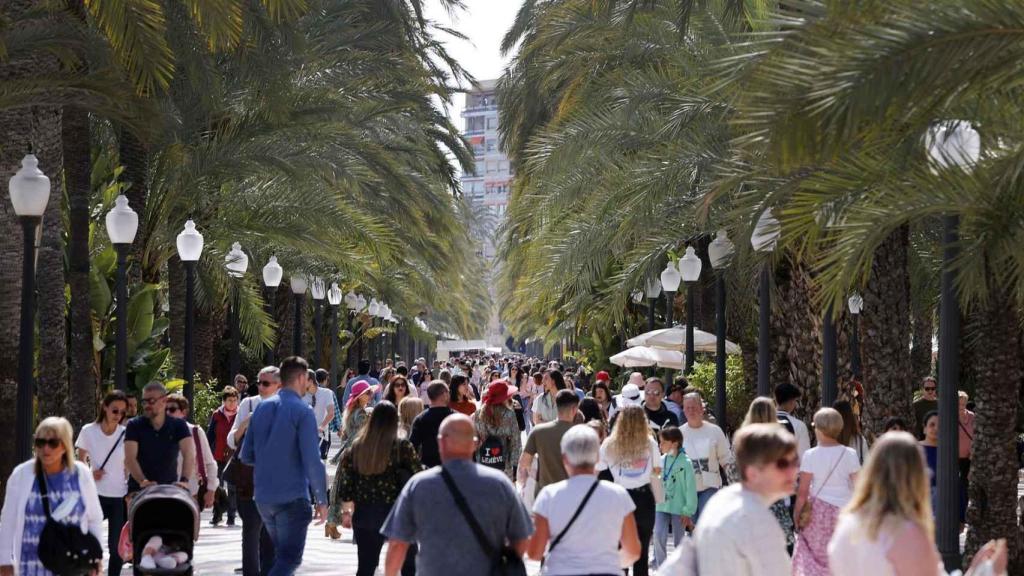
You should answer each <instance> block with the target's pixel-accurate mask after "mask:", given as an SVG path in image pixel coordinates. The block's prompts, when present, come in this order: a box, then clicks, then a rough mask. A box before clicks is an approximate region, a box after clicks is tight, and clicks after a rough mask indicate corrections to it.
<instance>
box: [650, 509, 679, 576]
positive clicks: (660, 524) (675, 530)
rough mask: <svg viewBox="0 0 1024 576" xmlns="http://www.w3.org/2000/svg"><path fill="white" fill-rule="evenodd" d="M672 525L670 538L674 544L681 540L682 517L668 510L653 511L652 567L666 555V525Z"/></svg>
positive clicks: (662, 560) (656, 565)
mask: <svg viewBox="0 0 1024 576" xmlns="http://www.w3.org/2000/svg"><path fill="white" fill-rule="evenodd" d="M670 524H671V525H672V540H673V541H674V542H675V544H676V546H679V543H680V542H682V541H683V517H682V516H676V515H675V514H669V513H668V512H655V513H654V567H655V568H657V567H658V566H661V564H662V562H664V561H665V558H666V557H667V556H668V527H669V525H670Z"/></svg>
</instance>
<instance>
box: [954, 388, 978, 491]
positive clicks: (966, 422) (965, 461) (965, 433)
mask: <svg viewBox="0 0 1024 576" xmlns="http://www.w3.org/2000/svg"><path fill="white" fill-rule="evenodd" d="M969 400H970V396H968V394H967V392H964V391H963V390H961V391H960V392H958V401H959V404H958V409H959V411H958V413H957V429H958V432H959V442H958V444H957V446H958V448H957V449H958V451H959V452H958V456H959V465H960V498H961V500H963V501H964V502H966V501H967V489H968V488H969V487H970V480H971V454H972V452H973V449H974V412H972V411H970V410H968V409H967V403H968V401H969Z"/></svg>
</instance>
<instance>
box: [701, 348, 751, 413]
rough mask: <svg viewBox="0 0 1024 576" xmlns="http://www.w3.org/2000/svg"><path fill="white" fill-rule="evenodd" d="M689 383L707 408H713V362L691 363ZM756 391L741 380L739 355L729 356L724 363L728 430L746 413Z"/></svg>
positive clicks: (741, 369) (741, 366)
mask: <svg viewBox="0 0 1024 576" xmlns="http://www.w3.org/2000/svg"><path fill="white" fill-rule="evenodd" d="M688 379H689V381H690V384H691V385H693V386H694V387H695V388H697V389H698V390H700V392H701V394H703V395H704V400H705V401H706V402H707V405H708V409H709V410H710V411H711V412H712V413H713V412H714V410H715V362H714V361H713V360H712V361H711V362H698V363H696V364H694V365H693V372H692V373H691V374H690V376H689V377H688ZM756 396H757V394H756V391H754V390H751V389H749V388H747V386H746V383H745V382H744V380H743V363H742V361H741V360H740V357H739V356H729V358H728V360H726V363H725V397H726V419H727V420H728V426H726V427H725V428H726V429H728V430H736V428H738V427H739V425H740V424H741V423H742V422H743V417H744V416H746V414H747V408H749V407H750V402H751V401H753V400H754V397H756Z"/></svg>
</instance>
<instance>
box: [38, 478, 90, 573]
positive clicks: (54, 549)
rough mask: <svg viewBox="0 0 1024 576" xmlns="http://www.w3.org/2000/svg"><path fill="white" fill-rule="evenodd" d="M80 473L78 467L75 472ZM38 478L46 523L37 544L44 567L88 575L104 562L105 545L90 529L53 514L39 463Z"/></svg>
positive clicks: (59, 571) (55, 570)
mask: <svg viewBox="0 0 1024 576" xmlns="http://www.w3.org/2000/svg"><path fill="white" fill-rule="evenodd" d="M75 473H76V474H77V470H76V472H75ZM36 481H37V482H38V484H39V497H40V499H41V500H42V502H43V512H45V513H46V524H44V525H43V532H42V533H41V534H40V535H39V545H38V547H37V550H38V554H39V562H40V563H42V565H43V567H44V568H46V569H47V570H49V571H50V572H53V573H54V574H58V575H59V576H86V575H88V574H90V573H92V572H93V571H94V570H96V569H97V568H99V567H100V565H101V563H102V561H103V547H102V546H100V541H99V540H98V539H97V538H96V537H95V536H93V535H92V534H90V533H88V532H82V530H81V528H80V527H79V526H76V525H71V524H61V523H60V522H57V521H56V520H54V519H53V517H52V516H51V515H50V496H49V494H47V490H46V475H45V474H43V467H42V465H41V464H39V463H38V462H37V463H36Z"/></svg>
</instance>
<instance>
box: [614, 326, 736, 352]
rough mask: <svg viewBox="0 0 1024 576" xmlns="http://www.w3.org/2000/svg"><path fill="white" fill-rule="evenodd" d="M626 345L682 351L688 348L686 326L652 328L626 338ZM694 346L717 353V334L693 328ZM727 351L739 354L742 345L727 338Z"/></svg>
mask: <svg viewBox="0 0 1024 576" xmlns="http://www.w3.org/2000/svg"><path fill="white" fill-rule="evenodd" d="M626 345H627V346H630V347H633V346H649V347H651V348H661V349H664V350H678V351H680V352H682V351H684V350H686V326H676V327H675V328H661V329H659V330H651V331H650V332H644V333H643V334H641V335H639V336H635V337H633V338H630V339H629V340H626ZM693 346H694V350H695V351H696V352H703V353H707V354H714V353H715V335H714V334H712V333H710V332H705V331H703V330H698V329H697V328H694V329H693ZM725 353H726V354H739V353H740V347H739V346H737V345H736V344H734V343H732V342H730V341H728V340H726V341H725Z"/></svg>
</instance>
